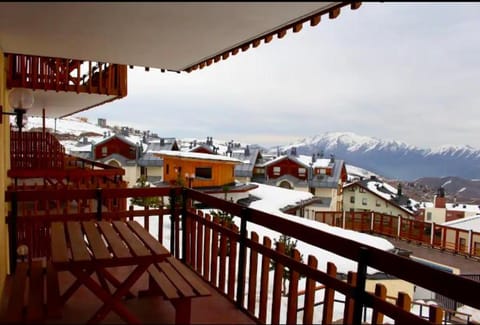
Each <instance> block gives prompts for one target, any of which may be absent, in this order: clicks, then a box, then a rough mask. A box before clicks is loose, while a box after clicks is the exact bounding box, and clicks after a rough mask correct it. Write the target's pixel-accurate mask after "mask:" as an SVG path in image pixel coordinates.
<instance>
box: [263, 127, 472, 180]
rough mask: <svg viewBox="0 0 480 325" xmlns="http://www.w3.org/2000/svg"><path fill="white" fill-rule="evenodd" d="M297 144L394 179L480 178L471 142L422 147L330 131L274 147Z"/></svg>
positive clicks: (305, 150)
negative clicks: (469, 143) (434, 148)
mask: <svg viewBox="0 0 480 325" xmlns="http://www.w3.org/2000/svg"><path fill="white" fill-rule="evenodd" d="M292 147H296V148H297V152H298V153H300V154H305V155H311V154H313V153H323V154H324V155H325V156H330V155H334V156H335V157H338V158H340V159H343V160H345V161H346V162H347V163H348V164H352V165H355V166H360V167H362V168H364V169H367V170H370V171H372V172H374V173H376V174H379V175H384V176H385V177H388V178H391V179H401V180H406V181H413V180H415V179H418V178H422V177H439V178H442V177H448V176H456V177H461V178H465V179H476V178H480V150H478V149H475V148H472V147H470V146H444V147H441V148H438V149H436V150H433V149H421V148H418V147H415V146H412V145H408V144H406V143H403V142H399V141H393V140H380V139H375V138H372V137H366V136H359V135H357V134H354V133H351V132H327V133H324V134H322V135H318V136H314V137H310V138H305V139H303V140H300V141H298V142H296V143H291V144H289V145H285V146H281V147H279V148H271V149H270V151H272V152H275V151H277V150H280V151H288V150H290V149H291V148H292Z"/></svg>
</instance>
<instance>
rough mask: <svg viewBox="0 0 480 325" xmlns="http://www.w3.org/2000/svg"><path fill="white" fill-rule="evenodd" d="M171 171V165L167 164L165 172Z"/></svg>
mask: <svg viewBox="0 0 480 325" xmlns="http://www.w3.org/2000/svg"><path fill="white" fill-rule="evenodd" d="M169 172H170V165H169V164H167V167H165V174H167V175H168V173H169Z"/></svg>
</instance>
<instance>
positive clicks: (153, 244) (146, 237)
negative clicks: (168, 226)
mask: <svg viewBox="0 0 480 325" xmlns="http://www.w3.org/2000/svg"><path fill="white" fill-rule="evenodd" d="M127 224H128V225H129V226H130V228H132V229H133V231H134V232H135V233H136V234H137V236H138V237H139V238H140V239H141V240H142V241H143V242H144V243H145V244H146V245H147V246H148V248H150V249H151V250H152V251H153V252H154V253H155V254H158V255H164V254H170V252H169V251H168V250H167V249H166V248H165V247H164V246H163V245H162V244H161V243H160V242H159V241H158V240H157V239H156V238H155V237H153V236H152V234H150V232H148V231H147V230H146V229H145V228H143V227H142V226H141V225H140V224H139V223H138V222H137V221H133V220H132V221H127Z"/></svg>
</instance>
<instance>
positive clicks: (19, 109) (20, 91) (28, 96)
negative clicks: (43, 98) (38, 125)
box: [2, 88, 34, 132]
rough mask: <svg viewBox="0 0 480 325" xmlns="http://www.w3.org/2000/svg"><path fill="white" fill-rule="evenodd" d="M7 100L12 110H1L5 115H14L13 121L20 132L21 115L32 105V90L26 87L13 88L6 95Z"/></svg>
mask: <svg viewBox="0 0 480 325" xmlns="http://www.w3.org/2000/svg"><path fill="white" fill-rule="evenodd" d="M8 102H9V103H10V106H11V107H13V112H3V111H2V114H5V115H15V122H16V124H17V128H18V131H19V132H22V127H23V116H24V115H25V113H26V112H27V109H29V108H31V107H32V106H33V102H34V98H33V90H31V89H28V88H14V89H13V90H12V91H10V94H9V95H8Z"/></svg>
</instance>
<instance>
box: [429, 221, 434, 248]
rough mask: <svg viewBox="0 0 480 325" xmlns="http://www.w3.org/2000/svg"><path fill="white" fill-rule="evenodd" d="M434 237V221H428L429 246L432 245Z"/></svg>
mask: <svg viewBox="0 0 480 325" xmlns="http://www.w3.org/2000/svg"><path fill="white" fill-rule="evenodd" d="M434 238H435V222H431V223H430V246H432V247H433V240H434Z"/></svg>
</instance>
